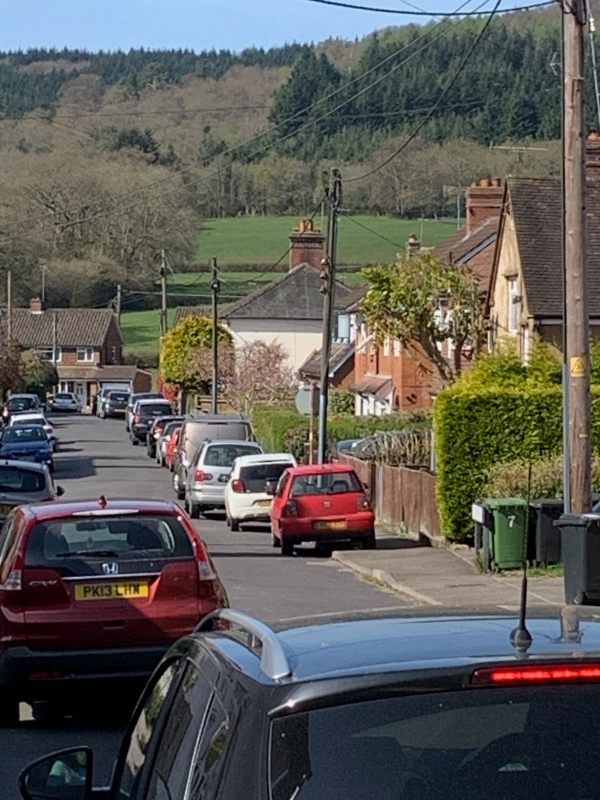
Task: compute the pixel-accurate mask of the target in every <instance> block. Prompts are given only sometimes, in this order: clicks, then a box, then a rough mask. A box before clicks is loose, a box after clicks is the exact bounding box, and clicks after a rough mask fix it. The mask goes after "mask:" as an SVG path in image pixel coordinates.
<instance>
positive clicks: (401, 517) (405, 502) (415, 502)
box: [338, 454, 443, 538]
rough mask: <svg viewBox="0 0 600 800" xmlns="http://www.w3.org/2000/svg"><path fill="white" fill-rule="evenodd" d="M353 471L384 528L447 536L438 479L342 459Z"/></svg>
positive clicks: (402, 469) (345, 457) (416, 472)
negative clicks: (443, 530)
mask: <svg viewBox="0 0 600 800" xmlns="http://www.w3.org/2000/svg"><path fill="white" fill-rule="evenodd" d="M338 461H341V462H343V463H345V464H348V465H349V466H351V467H353V468H354V469H355V471H356V473H357V475H358V477H359V478H360V480H361V481H363V483H366V484H367V485H368V487H369V494H370V497H371V502H372V503H373V508H374V510H375V516H376V519H377V522H378V523H379V524H380V525H390V526H400V525H404V526H406V528H407V530H408V531H409V532H410V533H411V534H414V535H418V534H422V535H425V536H428V537H430V538H440V537H442V536H443V534H442V527H441V523H440V517H439V513H438V509H437V502H436V497H435V475H432V474H431V472H426V471H425V470H419V469H409V468H408V467H389V466H386V465H385V464H375V463H373V462H370V461H361V460H360V459H358V458H353V457H352V456H347V455H341V454H340V456H339V457H338Z"/></svg>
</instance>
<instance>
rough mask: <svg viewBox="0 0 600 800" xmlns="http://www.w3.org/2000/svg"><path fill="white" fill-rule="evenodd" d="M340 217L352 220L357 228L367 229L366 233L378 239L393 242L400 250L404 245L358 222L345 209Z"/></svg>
mask: <svg viewBox="0 0 600 800" xmlns="http://www.w3.org/2000/svg"><path fill="white" fill-rule="evenodd" d="M342 218H343V219H347V220H350V222H352V223H353V224H354V225H357V226H358V227H359V228H362V229H363V230H364V231H367V233H371V234H373V236H377V238H378V239H382V240H383V241H384V242H387V243H388V244H393V245H394V247H398V248H400V250H402V249H403V247H404V245H401V244H398V242H394V241H393V240H392V239H388V237H387V236H384V235H383V233H379V232H378V231H374V230H373V228H369V226H368V225H364V224H363V223H362V222H359V221H358V220H357V219H355V218H354V217H352V216H350V214H348V213H347V212H345V211H342Z"/></svg>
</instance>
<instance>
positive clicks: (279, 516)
mask: <svg viewBox="0 0 600 800" xmlns="http://www.w3.org/2000/svg"><path fill="white" fill-rule="evenodd" d="M271 525H272V530H273V545H274V546H281V553H282V555H284V556H291V555H293V552H294V545H295V544H298V543H300V542H317V544H319V545H331V544H334V543H336V542H348V541H350V542H356V543H360V544H362V545H363V547H365V548H374V547H375V516H374V514H373V509H372V508H371V504H370V503H369V499H368V497H367V496H366V494H365V487H364V486H363V484H362V483H361V482H360V480H359V478H358V475H357V474H356V472H355V471H354V470H353V469H352V468H350V467H348V466H346V465H344V464H320V465H317V464H314V465H310V466H302V467H292V468H290V469H287V470H286V471H285V472H284V473H283V475H282V476H281V478H280V480H279V483H278V485H277V489H276V490H275V495H274V497H273V503H272V506H271Z"/></svg>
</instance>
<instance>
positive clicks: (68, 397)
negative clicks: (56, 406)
mask: <svg viewBox="0 0 600 800" xmlns="http://www.w3.org/2000/svg"><path fill="white" fill-rule="evenodd" d="M54 399H55V400H75V395H74V394H64V393H63V394H56V395H54Z"/></svg>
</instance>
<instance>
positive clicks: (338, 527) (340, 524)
mask: <svg viewBox="0 0 600 800" xmlns="http://www.w3.org/2000/svg"><path fill="white" fill-rule="evenodd" d="M346 527H347V523H346V520H345V519H334V520H331V522H315V530H317V531H344V530H346Z"/></svg>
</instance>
